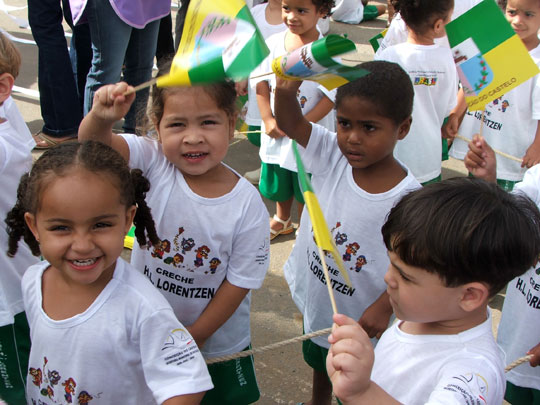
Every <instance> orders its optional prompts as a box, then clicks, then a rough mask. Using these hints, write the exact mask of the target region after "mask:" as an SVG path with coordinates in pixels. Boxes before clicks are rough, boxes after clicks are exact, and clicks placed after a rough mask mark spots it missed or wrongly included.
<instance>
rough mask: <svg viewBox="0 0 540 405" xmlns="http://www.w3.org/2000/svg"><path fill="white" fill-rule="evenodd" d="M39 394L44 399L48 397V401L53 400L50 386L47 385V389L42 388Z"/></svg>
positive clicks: (52, 391)
mask: <svg viewBox="0 0 540 405" xmlns="http://www.w3.org/2000/svg"><path fill="white" fill-rule="evenodd" d="M40 394H41V395H43V396H44V397H48V398H49V399H53V397H54V390H53V389H52V387H51V386H50V385H47V388H43V389H42V390H41V391H40Z"/></svg>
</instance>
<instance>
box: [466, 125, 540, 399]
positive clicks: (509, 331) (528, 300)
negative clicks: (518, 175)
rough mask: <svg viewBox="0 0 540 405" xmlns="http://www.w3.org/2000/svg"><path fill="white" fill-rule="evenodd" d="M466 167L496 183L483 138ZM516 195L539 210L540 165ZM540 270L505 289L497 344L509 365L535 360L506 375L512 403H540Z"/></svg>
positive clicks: (491, 157) (475, 143) (527, 174)
mask: <svg viewBox="0 0 540 405" xmlns="http://www.w3.org/2000/svg"><path fill="white" fill-rule="evenodd" d="M464 162H465V166H466V167H467V169H468V170H469V171H470V172H471V173H472V174H473V175H474V176H475V177H479V178H482V179H484V180H487V181H492V182H495V181H496V173H497V168H496V166H497V162H496V160H495V154H494V153H493V149H491V147H490V146H489V145H488V144H487V142H486V141H485V139H484V138H483V137H480V136H478V135H476V136H475V137H473V141H472V142H470V143H469V152H467V155H466V156H465V160H464ZM514 192H516V193H523V194H525V195H526V196H528V197H529V198H531V199H532V200H533V201H534V203H535V204H536V205H537V206H538V207H540V165H536V166H533V167H531V168H530V169H529V170H527V171H526V172H525V176H524V177H523V181H521V182H519V183H517V184H516V187H515V189H514ZM539 290H540V268H539V265H538V263H536V264H535V265H534V266H533V267H531V268H530V269H529V270H528V271H527V272H526V273H525V274H523V275H522V276H519V277H516V278H515V279H514V280H512V281H511V282H510V283H509V284H508V287H507V289H506V297H505V299H504V305H503V309H502V316H501V321H500V322H499V331H498V333H497V342H498V343H499V345H500V346H501V347H502V349H503V350H504V352H505V353H506V363H511V362H513V361H515V360H517V359H518V358H520V357H522V356H525V355H526V354H532V355H533V357H532V358H531V360H530V361H529V363H528V364H523V365H520V366H519V367H515V368H514V369H512V370H510V371H509V372H508V373H507V374H506V380H507V381H506V392H505V395H504V397H505V400H506V401H508V402H510V403H511V404H532V403H537V402H538V401H539V400H540V368H538V367H537V366H538V365H539V364H540V329H539V328H540V293H539V292H538V291H539Z"/></svg>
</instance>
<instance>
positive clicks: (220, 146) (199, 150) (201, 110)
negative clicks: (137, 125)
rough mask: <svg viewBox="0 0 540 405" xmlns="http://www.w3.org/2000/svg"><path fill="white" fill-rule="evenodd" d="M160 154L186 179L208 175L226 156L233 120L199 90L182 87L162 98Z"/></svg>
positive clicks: (159, 129) (159, 128) (231, 134)
mask: <svg viewBox="0 0 540 405" xmlns="http://www.w3.org/2000/svg"><path fill="white" fill-rule="evenodd" d="M158 133H159V139H160V142H161V144H162V145H163V153H164V154H165V156H166V157H167V159H168V160H169V162H171V163H172V164H174V165H175V166H176V167H177V168H178V169H179V170H180V171H181V172H182V173H183V174H184V175H186V176H202V175H208V176H211V175H212V173H213V170H215V169H217V168H218V167H219V166H220V164H221V161H222V160H223V159H224V158H225V155H226V154H227V149H228V147H229V141H230V140H231V138H232V136H233V134H234V119H232V118H230V117H229V116H228V115H227V113H226V112H225V111H224V110H222V109H220V108H218V106H217V104H216V102H215V100H214V99H213V98H212V97H211V96H209V95H208V93H206V92H205V91H204V90H203V89H201V88H199V87H189V88H182V89H180V90H178V91H174V92H172V93H170V94H169V95H168V96H167V98H166V99H165V105H164V108H163V116H162V118H161V121H160V123H159V126H158Z"/></svg>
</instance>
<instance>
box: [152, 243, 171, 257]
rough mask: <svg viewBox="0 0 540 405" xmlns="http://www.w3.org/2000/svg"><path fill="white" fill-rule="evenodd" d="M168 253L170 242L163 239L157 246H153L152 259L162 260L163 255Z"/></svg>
mask: <svg viewBox="0 0 540 405" xmlns="http://www.w3.org/2000/svg"><path fill="white" fill-rule="evenodd" d="M170 251H171V242H169V241H168V240H167V239H164V240H162V241H160V243H159V244H158V245H156V246H154V251H153V252H152V257H156V258H158V259H163V255H164V254H165V253H169V252H170Z"/></svg>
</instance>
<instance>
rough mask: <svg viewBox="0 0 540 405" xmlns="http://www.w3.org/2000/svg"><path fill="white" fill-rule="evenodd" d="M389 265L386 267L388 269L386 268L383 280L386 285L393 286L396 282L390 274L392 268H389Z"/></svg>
mask: <svg viewBox="0 0 540 405" xmlns="http://www.w3.org/2000/svg"><path fill="white" fill-rule="evenodd" d="M390 266H391V265H390ZM390 266H389V267H388V270H386V274H385V275H384V282H385V283H386V284H387V285H388V287H390V288H395V287H396V282H395V279H394V277H393V276H392V269H391V268H390Z"/></svg>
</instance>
